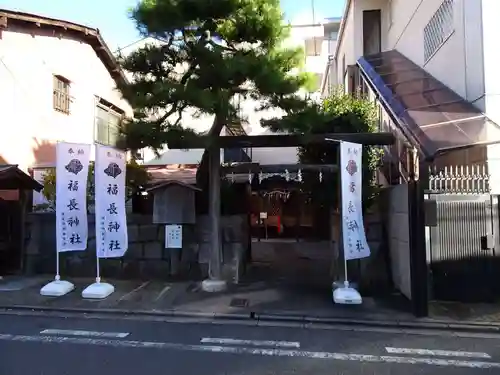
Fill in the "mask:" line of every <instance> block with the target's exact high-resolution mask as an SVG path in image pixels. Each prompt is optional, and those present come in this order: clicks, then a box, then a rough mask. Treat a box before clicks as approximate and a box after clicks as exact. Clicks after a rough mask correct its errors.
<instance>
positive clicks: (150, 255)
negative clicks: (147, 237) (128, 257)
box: [144, 242, 163, 259]
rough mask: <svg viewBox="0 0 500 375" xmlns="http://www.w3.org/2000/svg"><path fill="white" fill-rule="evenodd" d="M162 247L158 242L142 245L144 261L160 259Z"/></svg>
mask: <svg viewBox="0 0 500 375" xmlns="http://www.w3.org/2000/svg"><path fill="white" fill-rule="evenodd" d="M162 254H163V246H161V245H160V243H159V242H149V243H146V244H144V258H145V259H162Z"/></svg>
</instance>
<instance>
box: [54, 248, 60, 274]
mask: <svg viewBox="0 0 500 375" xmlns="http://www.w3.org/2000/svg"><path fill="white" fill-rule="evenodd" d="M55 280H56V281H59V280H61V274H60V271H59V251H56V277H55Z"/></svg>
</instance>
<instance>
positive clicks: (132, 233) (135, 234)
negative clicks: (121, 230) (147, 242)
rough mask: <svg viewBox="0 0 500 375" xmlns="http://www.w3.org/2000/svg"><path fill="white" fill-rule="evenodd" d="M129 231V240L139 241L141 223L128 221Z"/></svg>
mask: <svg viewBox="0 0 500 375" xmlns="http://www.w3.org/2000/svg"><path fill="white" fill-rule="evenodd" d="M127 231H128V242H129V243H130V242H137V241H139V225H137V224H132V223H128V224H127Z"/></svg>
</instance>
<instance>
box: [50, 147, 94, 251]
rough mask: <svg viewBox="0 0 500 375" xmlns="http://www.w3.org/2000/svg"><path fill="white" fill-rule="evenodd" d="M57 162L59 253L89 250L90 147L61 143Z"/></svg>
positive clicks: (57, 153) (57, 148)
mask: <svg viewBox="0 0 500 375" xmlns="http://www.w3.org/2000/svg"><path fill="white" fill-rule="evenodd" d="M56 160H57V161H56V235H57V240H56V241H57V251H58V252H65V251H81V250H85V249H86V248H87V239H88V223H87V178H88V173H89V161H90V145H85V144H77V143H63V142H61V143H57V146H56Z"/></svg>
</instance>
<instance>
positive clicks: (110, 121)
mask: <svg viewBox="0 0 500 375" xmlns="http://www.w3.org/2000/svg"><path fill="white" fill-rule="evenodd" d="M123 113H124V112H123V111H122V110H120V109H119V108H117V107H115V106H113V105H112V104H111V103H109V102H106V101H105V100H103V99H99V102H98V104H97V106H96V111H95V141H96V142H97V143H100V144H102V145H107V146H116V142H117V140H118V136H119V134H120V123H121V120H122V118H123Z"/></svg>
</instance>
